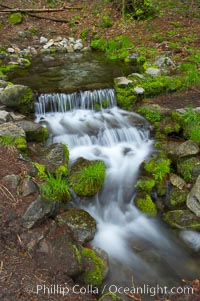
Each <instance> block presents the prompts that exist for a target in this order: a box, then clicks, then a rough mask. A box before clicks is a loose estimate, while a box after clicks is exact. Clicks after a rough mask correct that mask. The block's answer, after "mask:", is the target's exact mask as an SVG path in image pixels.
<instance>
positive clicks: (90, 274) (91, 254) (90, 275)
mask: <svg viewBox="0 0 200 301" xmlns="http://www.w3.org/2000/svg"><path fill="white" fill-rule="evenodd" d="M82 256H83V266H84V272H83V273H82V275H81V276H80V280H81V281H82V282H83V283H84V284H87V285H92V286H100V285H101V284H102V282H103V280H104V278H103V271H104V264H103V261H102V259H101V258H100V257H99V256H97V254H96V253H95V251H94V250H92V249H88V248H83V249H82Z"/></svg>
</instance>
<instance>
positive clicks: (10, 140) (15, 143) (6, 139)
mask: <svg viewBox="0 0 200 301" xmlns="http://www.w3.org/2000/svg"><path fill="white" fill-rule="evenodd" d="M0 144H1V145H3V146H4V147H6V148H8V149H12V148H15V147H16V149H18V150H19V151H22V152H26V151H27V142H26V139H25V138H24V137H22V136H19V137H13V136H11V135H3V136H1V137H0Z"/></svg>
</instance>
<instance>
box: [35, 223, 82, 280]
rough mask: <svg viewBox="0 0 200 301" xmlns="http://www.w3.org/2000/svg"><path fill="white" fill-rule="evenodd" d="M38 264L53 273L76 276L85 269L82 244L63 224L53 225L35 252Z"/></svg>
mask: <svg viewBox="0 0 200 301" xmlns="http://www.w3.org/2000/svg"><path fill="white" fill-rule="evenodd" d="M33 257H34V259H35V260H36V262H37V263H38V266H39V267H40V268H42V269H46V270H48V271H49V272H51V273H53V274H54V275H55V276H57V274H58V273H59V274H60V273H61V274H65V275H68V276H71V277H76V276H77V275H79V274H80V273H81V272H82V271H83V256H82V252H81V246H80V245H79V244H78V243H77V242H76V241H75V240H74V239H73V238H72V235H71V232H70V231H69V230H68V229H67V228H66V227H65V226H61V225H55V224H53V225H52V228H51V229H50V231H49V234H48V235H47V236H46V237H45V238H44V239H42V240H41V241H40V243H39V245H38V248H37V249H36V251H35V252H34V256H33Z"/></svg>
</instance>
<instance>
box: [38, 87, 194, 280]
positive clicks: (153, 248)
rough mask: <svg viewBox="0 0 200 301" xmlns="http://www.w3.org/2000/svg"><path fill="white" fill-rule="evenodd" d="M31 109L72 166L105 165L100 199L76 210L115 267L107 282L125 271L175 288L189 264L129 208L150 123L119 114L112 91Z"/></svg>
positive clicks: (55, 97) (46, 101) (48, 100)
mask: <svg viewBox="0 0 200 301" xmlns="http://www.w3.org/2000/svg"><path fill="white" fill-rule="evenodd" d="M35 107H36V121H37V122H39V123H41V124H43V125H45V126H46V127H47V128H48V130H49V132H50V134H51V137H50V142H62V143H65V144H67V146H68V147H69V149H70V163H71V164H72V163H73V162H74V161H75V160H76V159H77V158H79V157H84V158H86V159H88V160H102V161H104V163H105V165H106V168H107V169H106V170H107V172H106V180H105V184H104V186H103V189H102V191H101V192H100V194H99V195H98V196H96V197H95V198H94V199H93V200H92V201H91V202H88V203H87V205H86V204H85V203H84V204H81V203H80V204H78V205H79V206H81V207H82V208H84V209H85V210H87V211H88V212H89V213H90V214H91V215H92V216H93V217H94V218H95V219H96V221H97V224H98V230H97V233H96V236H95V238H94V240H93V242H92V243H93V245H94V246H98V247H100V248H102V249H104V250H105V251H106V252H107V253H108V254H109V257H110V261H111V265H112V266H113V268H115V267H116V264H117V267H118V268H117V269H118V271H117V272H116V273H113V274H112V273H111V276H112V281H114V280H113V279H115V278H116V279H115V280H116V281H117V280H118V281H119V282H120V281H121V282H122V281H123V282H124V281H125V280H124V279H123V277H124V274H123V272H124V271H125V274H126V280H127V279H128V277H131V274H134V276H135V277H136V276H137V279H138V281H141V282H144V281H147V280H148V282H151V283H154V284H155V283H160V284H161V283H162V284H165V285H166V281H167V282H168V283H169V282H170V281H171V283H172V284H173V285H174V284H175V283H174V281H175V280H174V279H176V280H177V279H178V278H181V277H187V276H188V275H189V274H190V271H189V270H190V269H192V264H193V263H192V262H191V261H190V260H189V259H188V257H187V255H186V254H185V253H184V252H183V251H180V249H179V248H178V247H177V245H176V243H175V242H174V240H173V239H171V238H169V235H168V233H167V231H166V229H165V228H164V227H163V226H162V225H161V224H160V222H158V221H157V220H156V219H152V218H149V217H147V216H146V215H144V214H142V213H141V212H139V210H137V208H136V207H135V206H134V194H135V191H134V184H135V182H136V179H137V175H138V173H139V167H140V165H141V163H142V162H143V161H144V160H145V159H147V158H148V156H150V155H151V153H152V150H153V140H152V139H150V135H149V134H150V130H149V129H150V126H149V124H148V123H147V122H146V121H145V120H144V119H143V118H142V117H141V116H139V115H137V114H135V113H132V112H126V111H123V110H121V109H119V108H118V107H117V106H116V99H115V93H114V90H113V89H104V90H96V91H92V92H91V91H84V92H76V93H72V94H43V95H40V96H39V98H38V100H37V102H36V104H35ZM188 264H190V267H189V265H188ZM119 266H121V268H120V271H119ZM186 270H187V274H185V273H186ZM188 271H189V272H188ZM127 273H128V274H127ZM127 275H128V276H127ZM170 279H171V280H170ZM129 280H130V278H129Z"/></svg>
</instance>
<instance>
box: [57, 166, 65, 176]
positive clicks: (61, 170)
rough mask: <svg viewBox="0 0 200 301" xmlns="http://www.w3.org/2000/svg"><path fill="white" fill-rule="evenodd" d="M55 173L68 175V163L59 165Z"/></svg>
mask: <svg viewBox="0 0 200 301" xmlns="http://www.w3.org/2000/svg"><path fill="white" fill-rule="evenodd" d="M54 173H55V175H61V176H67V174H68V167H67V165H60V166H58V167H57V168H56V169H55V171H54Z"/></svg>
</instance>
